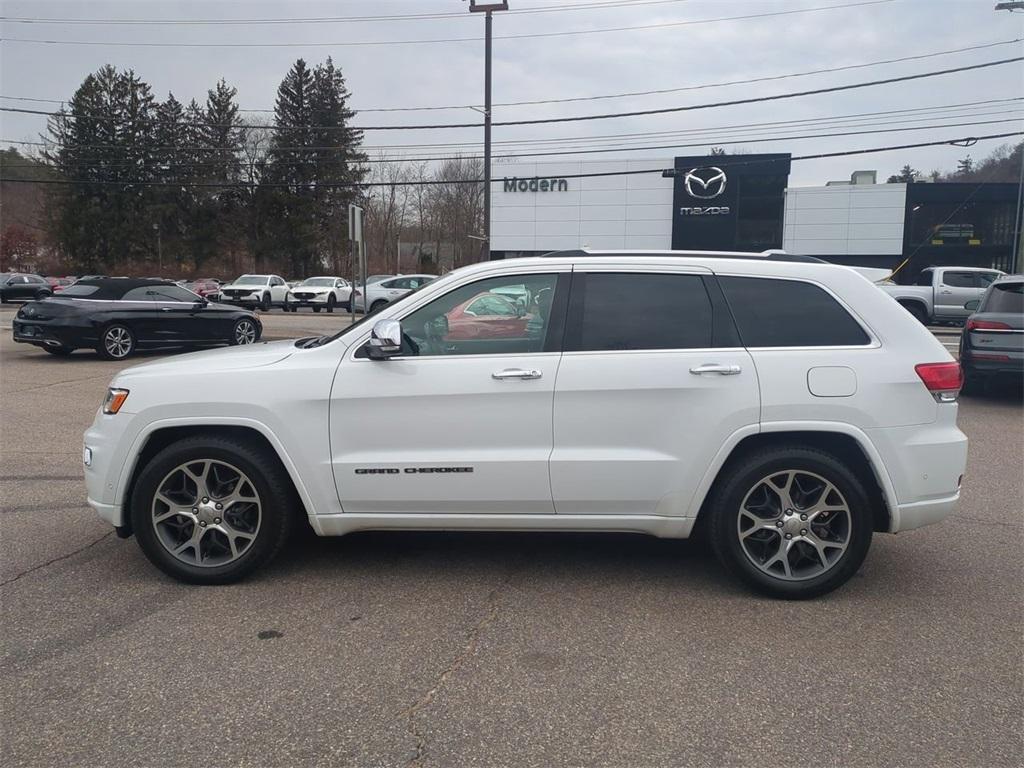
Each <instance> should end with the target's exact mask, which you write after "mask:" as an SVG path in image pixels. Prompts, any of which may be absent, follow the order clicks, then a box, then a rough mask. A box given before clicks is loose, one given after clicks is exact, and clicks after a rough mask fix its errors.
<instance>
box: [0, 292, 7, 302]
mask: <svg viewBox="0 0 1024 768" xmlns="http://www.w3.org/2000/svg"><path fill="white" fill-rule="evenodd" d="M6 303H7V297H6V296H4V295H3V294H2V293H0V304H6Z"/></svg>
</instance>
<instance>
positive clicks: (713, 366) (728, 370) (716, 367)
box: [690, 363, 743, 376]
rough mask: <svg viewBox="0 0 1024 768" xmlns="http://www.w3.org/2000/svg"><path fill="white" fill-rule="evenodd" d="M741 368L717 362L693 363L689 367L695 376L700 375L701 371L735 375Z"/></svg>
mask: <svg viewBox="0 0 1024 768" xmlns="http://www.w3.org/2000/svg"><path fill="white" fill-rule="evenodd" d="M741 370H743V369H742V368H740V367H739V366H738V365H720V364H718V363H705V364H704V365H695V366H694V367H693V368H691V369H690V373H692V374H694V375H695V376H700V375H701V374H702V373H717V374H720V375H722V376H735V375H736V374H737V373H739V372H740V371H741Z"/></svg>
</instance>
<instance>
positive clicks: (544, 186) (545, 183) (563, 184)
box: [504, 176, 569, 192]
mask: <svg viewBox="0 0 1024 768" xmlns="http://www.w3.org/2000/svg"><path fill="white" fill-rule="evenodd" d="M504 184H505V191H506V192H568V191H569V182H568V181H567V180H566V179H541V178H538V177H537V176H534V177H533V178H532V179H520V178H517V177H516V176H513V177H512V178H509V177H508V176H506V177H505V178H504Z"/></svg>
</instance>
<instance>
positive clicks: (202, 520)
mask: <svg viewBox="0 0 1024 768" xmlns="http://www.w3.org/2000/svg"><path fill="white" fill-rule="evenodd" d="M262 517H263V507H262V503H261V501H260V498H259V494H258V493H257V492H256V487H255V486H254V485H253V483H252V481H251V480H250V479H249V478H248V476H246V474H245V473H244V472H242V470H240V469H239V468H238V467H236V466H234V465H232V464H229V463H227V462H225V461H220V460H213V459H206V460H199V461H190V462H187V463H185V464H180V465H178V466H177V467H175V468H174V469H172V470H171V471H170V472H168V473H167V475H166V476H165V477H164V479H163V480H162V481H161V482H160V485H159V486H158V487H157V492H156V494H155V495H154V496H153V505H152V521H153V529H154V530H155V531H156V538H157V540H158V541H159V542H160V544H161V545H162V546H163V547H164V549H166V550H167V551H168V552H169V553H170V554H171V555H172V556H173V557H175V558H176V559H178V560H180V561H182V562H184V563H186V564H188V565H195V566H201V567H204V568H212V567H216V566H221V565H227V564H228V563H231V562H234V561H235V560H238V559H239V558H240V557H242V556H243V555H245V553H246V552H248V551H249V549H250V548H251V547H252V544H253V542H254V541H255V540H256V536H257V535H258V534H259V531H260V522H261V520H262Z"/></svg>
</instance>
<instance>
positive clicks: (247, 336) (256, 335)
mask: <svg viewBox="0 0 1024 768" xmlns="http://www.w3.org/2000/svg"><path fill="white" fill-rule="evenodd" d="M250 330H251V332H250ZM259 340H260V327H259V326H258V325H257V324H256V321H255V320H251V319H249V318H248V317H241V318H239V319H238V320H236V321H235V324H234V325H233V326H232V327H231V338H230V339H228V343H229V344H231V346H233V347H237V346H242V345H245V344H255V343H256V342H257V341H259Z"/></svg>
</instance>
